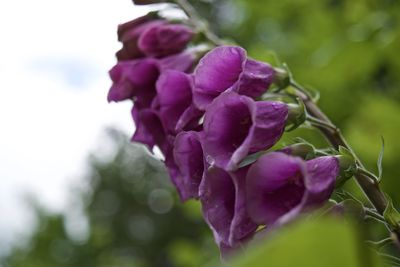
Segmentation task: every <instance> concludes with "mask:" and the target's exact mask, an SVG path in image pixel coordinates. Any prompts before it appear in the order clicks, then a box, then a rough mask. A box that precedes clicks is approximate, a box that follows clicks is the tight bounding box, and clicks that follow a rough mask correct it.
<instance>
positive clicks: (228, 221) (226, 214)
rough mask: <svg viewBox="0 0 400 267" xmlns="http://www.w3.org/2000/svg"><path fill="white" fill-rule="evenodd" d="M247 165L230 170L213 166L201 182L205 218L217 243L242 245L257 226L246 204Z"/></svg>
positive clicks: (226, 248)
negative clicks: (233, 170)
mask: <svg viewBox="0 0 400 267" xmlns="http://www.w3.org/2000/svg"><path fill="white" fill-rule="evenodd" d="M246 173H247V168H242V169H240V170H238V171H236V172H226V171H224V170H223V169H220V168H217V167H211V168H209V169H208V170H207V171H206V172H205V173H204V177H203V180H202V182H201V184H200V201H201V204H202V210H203V215H204V218H205V220H206V222H207V224H208V225H209V226H210V228H211V229H212V231H213V234H214V238H215V240H216V242H217V244H218V245H219V246H220V247H221V248H223V249H225V250H229V248H234V247H237V246H238V245H240V244H241V243H242V242H244V241H245V240H247V239H248V238H249V237H251V236H252V235H253V233H254V232H255V230H256V229H257V224H256V223H254V222H253V221H252V220H251V219H250V217H249V216H248V213H247V208H246V190H245V189H246V187H245V183H246Z"/></svg>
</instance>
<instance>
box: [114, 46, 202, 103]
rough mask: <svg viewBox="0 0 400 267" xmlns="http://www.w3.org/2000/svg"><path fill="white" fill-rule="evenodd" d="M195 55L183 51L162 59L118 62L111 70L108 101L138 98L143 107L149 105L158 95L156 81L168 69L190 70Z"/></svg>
mask: <svg viewBox="0 0 400 267" xmlns="http://www.w3.org/2000/svg"><path fill="white" fill-rule="evenodd" d="M193 61H194V56H193V55H192V54H190V53H188V52H182V53H180V54H176V55H173V56H169V57H165V58H162V59H154V58H143V59H136V60H129V61H120V62H118V63H117V64H116V65H115V66H114V67H113V68H112V69H111V70H110V72H109V74H110V77H111V80H112V82H113V84H112V86H111V88H110V91H109V93H108V101H109V102H110V101H115V102H119V101H123V100H126V99H132V98H134V97H135V98H136V100H137V101H136V102H137V103H138V105H140V106H141V107H149V106H150V104H151V102H152V100H153V99H154V97H155V95H156V82H157V79H158V77H159V75H160V73H163V72H164V71H166V70H168V69H173V70H179V71H183V72H186V71H189V70H190V69H191V67H192V65H193Z"/></svg>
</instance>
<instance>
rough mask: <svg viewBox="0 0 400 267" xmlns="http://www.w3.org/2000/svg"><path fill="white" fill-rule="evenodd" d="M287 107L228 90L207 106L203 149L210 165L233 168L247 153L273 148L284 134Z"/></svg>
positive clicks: (280, 103) (279, 103)
mask: <svg viewBox="0 0 400 267" xmlns="http://www.w3.org/2000/svg"><path fill="white" fill-rule="evenodd" d="M287 116H288V107H287V105H286V104H284V103H282V102H272V101H258V102H256V101H254V100H253V99H251V98H249V97H247V96H243V95H239V94H237V93H234V92H225V93H223V94H221V95H220V96H219V97H218V98H216V99H215V100H214V101H213V102H212V104H211V105H209V107H208V108H207V111H206V113H205V117H204V130H203V138H202V143H203V149H204V154H205V157H206V159H207V161H208V162H209V164H211V165H215V166H217V167H220V168H223V169H225V170H234V169H236V168H237V164H238V163H239V162H240V161H241V160H242V159H243V158H244V157H246V156H247V155H248V154H250V153H255V152H258V151H260V150H263V149H268V148H270V147H272V146H273V145H274V144H275V143H276V142H277V141H278V140H279V138H280V137H281V135H282V133H283V131H284V127H285V122H286V118H287Z"/></svg>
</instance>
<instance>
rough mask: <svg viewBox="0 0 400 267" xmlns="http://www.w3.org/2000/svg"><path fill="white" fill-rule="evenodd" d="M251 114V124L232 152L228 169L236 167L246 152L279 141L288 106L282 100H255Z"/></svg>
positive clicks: (257, 150)
mask: <svg viewBox="0 0 400 267" xmlns="http://www.w3.org/2000/svg"><path fill="white" fill-rule="evenodd" d="M252 115H253V116H252V121H253V125H252V127H251V129H250V131H249V134H248V136H247V137H246V139H245V140H244V141H243V143H242V145H241V146H240V147H239V148H238V149H237V150H236V151H235V152H234V153H233V155H232V158H231V160H230V163H229V165H228V168H229V169H235V168H237V165H238V164H239V163H240V161H242V160H243V159H244V158H245V157H246V156H247V155H248V154H250V153H256V152H259V151H261V150H265V149H268V148H271V147H272V146H273V145H275V144H276V143H277V142H278V141H279V139H280V138H281V136H282V134H283V132H284V130H285V125H286V119H287V116H288V107H287V105H286V104H284V103H282V102H273V101H257V102H255V111H253V114H252Z"/></svg>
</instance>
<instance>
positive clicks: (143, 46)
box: [138, 24, 193, 57]
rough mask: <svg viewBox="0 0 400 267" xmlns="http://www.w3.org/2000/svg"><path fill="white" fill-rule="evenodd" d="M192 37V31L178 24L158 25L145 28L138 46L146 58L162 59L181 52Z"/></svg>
mask: <svg viewBox="0 0 400 267" xmlns="http://www.w3.org/2000/svg"><path fill="white" fill-rule="evenodd" d="M192 37H193V31H192V30H191V29H190V28H189V27H187V26H185V25H180V24H158V25H155V26H153V27H149V28H147V29H146V30H145V31H144V32H143V33H142V35H141V36H140V38H139V41H138V46H139V48H140V50H141V51H143V52H144V53H145V54H146V55H147V56H152V57H163V56H168V55H172V54H176V53H178V52H180V51H182V50H183V49H184V48H185V47H186V45H187V44H188V43H189V42H190V40H191V39H192Z"/></svg>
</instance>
